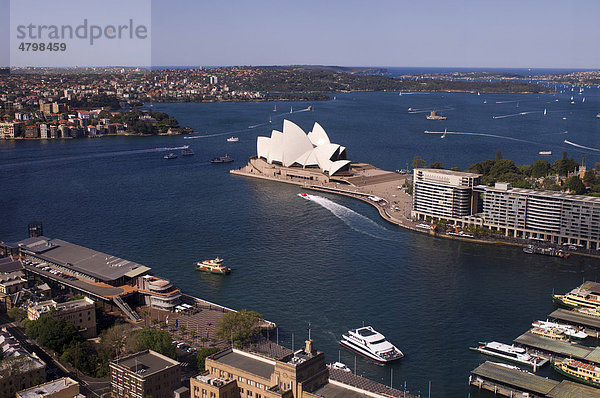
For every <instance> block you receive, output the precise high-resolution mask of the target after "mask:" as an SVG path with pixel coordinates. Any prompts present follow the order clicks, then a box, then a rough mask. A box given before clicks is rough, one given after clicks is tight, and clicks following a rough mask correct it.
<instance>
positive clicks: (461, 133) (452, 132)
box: [424, 130, 539, 144]
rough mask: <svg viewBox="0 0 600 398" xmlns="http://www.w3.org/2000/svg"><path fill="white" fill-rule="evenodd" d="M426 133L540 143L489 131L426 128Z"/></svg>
mask: <svg viewBox="0 0 600 398" xmlns="http://www.w3.org/2000/svg"><path fill="white" fill-rule="evenodd" d="M424 133H425V134H441V135H443V136H446V135H448V134H454V135H478V136H481V137H491V138H501V139H505V140H510V141H518V142H526V143H528V144H539V143H536V142H533V141H527V140H522V139H520V138H513V137H505V136H503V135H497V134H488V133H466V132H460V131H428V130H425V131H424Z"/></svg>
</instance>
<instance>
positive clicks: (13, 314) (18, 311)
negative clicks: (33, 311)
mask: <svg viewBox="0 0 600 398" xmlns="http://www.w3.org/2000/svg"><path fill="white" fill-rule="evenodd" d="M6 315H8V317H9V318H10V319H12V320H13V321H17V322H21V321H22V320H23V319H25V317H26V316H27V311H25V310H24V309H23V308H19V307H13V308H11V309H10V310H8V311H7V312H6Z"/></svg>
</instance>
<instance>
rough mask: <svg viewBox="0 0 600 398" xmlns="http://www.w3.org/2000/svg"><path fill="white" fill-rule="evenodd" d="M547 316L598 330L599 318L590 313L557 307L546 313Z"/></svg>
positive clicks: (599, 327)
mask: <svg viewBox="0 0 600 398" xmlns="http://www.w3.org/2000/svg"><path fill="white" fill-rule="evenodd" d="M548 317H549V318H553V319H558V320H561V321H566V322H569V323H574V324H577V325H583V326H586V327H589V328H593V329H596V330H600V318H598V317H595V316H592V315H587V314H583V313H581V312H575V311H569V310H565V309H562V308H559V309H557V310H555V311H554V312H552V313H551V314H550V315H548Z"/></svg>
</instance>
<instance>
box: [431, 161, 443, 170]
mask: <svg viewBox="0 0 600 398" xmlns="http://www.w3.org/2000/svg"><path fill="white" fill-rule="evenodd" d="M429 168H430V169H443V168H444V165H443V164H442V162H433V163H430V164H429Z"/></svg>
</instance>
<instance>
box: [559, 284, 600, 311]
mask: <svg viewBox="0 0 600 398" xmlns="http://www.w3.org/2000/svg"><path fill="white" fill-rule="evenodd" d="M552 299H553V300H554V302H555V303H557V304H558V305H561V306H564V307H567V308H580V307H583V308H594V309H595V308H596V307H598V306H600V283H597V282H584V283H583V284H582V285H581V286H579V287H577V288H575V289H573V290H571V291H570V292H569V293H567V294H554V295H553V296H552Z"/></svg>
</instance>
